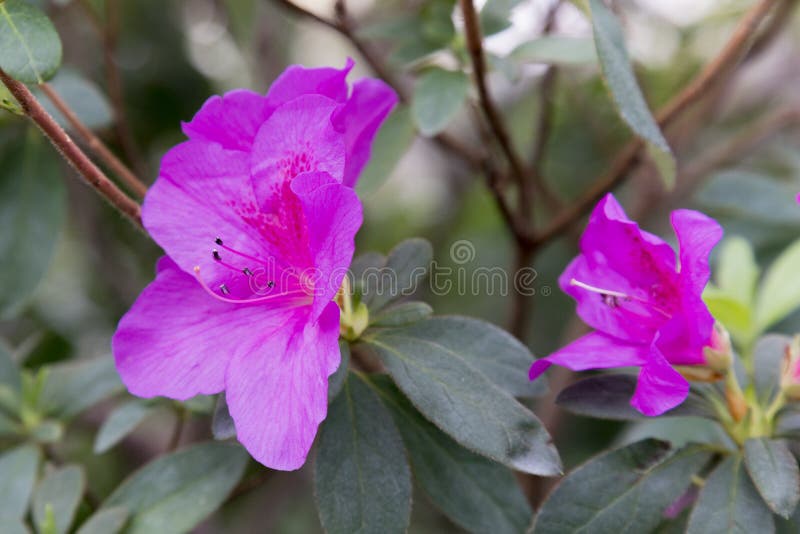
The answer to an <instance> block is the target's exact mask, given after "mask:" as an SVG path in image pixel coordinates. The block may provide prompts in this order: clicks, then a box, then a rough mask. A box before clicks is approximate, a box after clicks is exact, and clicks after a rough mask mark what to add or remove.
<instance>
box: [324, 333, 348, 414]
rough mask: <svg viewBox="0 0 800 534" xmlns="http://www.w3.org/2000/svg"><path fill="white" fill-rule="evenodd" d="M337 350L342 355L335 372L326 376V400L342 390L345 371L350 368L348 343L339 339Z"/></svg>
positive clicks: (345, 376)
mask: <svg viewBox="0 0 800 534" xmlns="http://www.w3.org/2000/svg"><path fill="white" fill-rule="evenodd" d="M339 352H340V354H341V355H342V361H341V362H340V363H339V368H338V369H336V372H335V373H333V374H332V375H331V376H329V377H328V402H332V401H333V399H335V398H336V396H337V395H338V394H339V392H340V391H342V387H343V386H344V382H345V380H347V373H348V371H349V368H350V345H349V344H348V343H347V341H345V340H343V339H342V340H339Z"/></svg>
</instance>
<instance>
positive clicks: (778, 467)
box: [744, 438, 800, 519]
mask: <svg viewBox="0 0 800 534" xmlns="http://www.w3.org/2000/svg"><path fill="white" fill-rule="evenodd" d="M744 464H745V467H746V468H747V472H748V473H749V474H750V478H751V479H752V480H753V483H754V484H755V486H756V489H757V490H758V492H759V493H760V494H761V497H763V499H764V502H765V503H767V506H769V508H770V510H772V511H773V512H775V513H776V514H778V515H779V516H781V517H784V518H786V519H788V518H789V517H791V516H792V513H793V512H794V510H795V508H797V503H798V501H800V468H798V466H797V459H795V457H794V456H793V455H792V452H791V451H790V450H789V448H788V447H787V446H786V443H784V442H783V441H781V440H775V439H767V438H753V439H748V440H747V441H746V442H745V444H744Z"/></svg>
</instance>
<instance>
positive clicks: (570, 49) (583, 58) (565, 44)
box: [510, 36, 597, 65]
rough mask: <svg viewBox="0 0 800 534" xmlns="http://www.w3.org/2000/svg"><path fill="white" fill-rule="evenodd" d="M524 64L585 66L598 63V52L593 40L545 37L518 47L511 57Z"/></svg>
mask: <svg viewBox="0 0 800 534" xmlns="http://www.w3.org/2000/svg"><path fill="white" fill-rule="evenodd" d="M510 57H511V58H513V59H515V60H516V61H520V62H524V63H550V64H556V65H585V64H591V63H597V52H596V51H595V47H594V43H593V42H592V40H591V39H582V38H575V37H561V36H545V37H539V38H537V39H534V40H532V41H527V42H525V43H522V44H521V45H519V46H517V47H516V48H515V49H514V50H513V51H512V52H511V55H510Z"/></svg>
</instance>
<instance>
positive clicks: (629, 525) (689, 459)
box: [533, 440, 711, 534]
mask: <svg viewBox="0 0 800 534" xmlns="http://www.w3.org/2000/svg"><path fill="white" fill-rule="evenodd" d="M710 458H711V453H710V452H708V451H707V450H704V449H703V448H702V447H699V446H689V447H686V448H684V449H680V450H678V451H676V452H674V453H671V452H670V449H669V446H668V445H667V444H666V443H664V442H661V441H657V440H645V441H640V442H638V443H634V444H633V445H629V446H627V447H624V448H621V449H617V450H614V451H611V452H607V453H604V454H601V455H600V456H597V457H595V458H592V459H591V460H589V461H588V462H586V463H585V464H583V465H582V466H580V467H578V468H577V469H575V470H574V471H572V472H571V473H570V474H569V475H567V476H566V478H564V479H563V480H562V481H561V482H560V483H559V484H558V486H556V488H555V489H554V490H553V492H552V493H551V494H550V496H549V497H548V499H547V500H546V501H545V502H544V504H543V505H542V508H541V510H540V511H539V514H538V515H537V517H536V520H535V523H534V527H533V532H534V534H545V533H550V532H552V533H559V534H560V533H562V532H579V531H580V532H619V533H631V534H633V533H637V532H650V531H652V530H653V529H655V527H656V526H657V525H658V524H659V522H660V521H661V516H662V513H663V512H664V510H665V509H666V508H667V507H668V506H669V505H670V504H672V502H673V501H675V499H677V498H678V497H680V496H681V495H682V494H683V492H684V491H685V490H686V488H688V487H689V485H690V484H691V477H692V475H694V474H695V473H697V471H699V470H700V469H701V468H702V467H703V466H704V465H705V464H706V463H707V462H708V461H709V459H710Z"/></svg>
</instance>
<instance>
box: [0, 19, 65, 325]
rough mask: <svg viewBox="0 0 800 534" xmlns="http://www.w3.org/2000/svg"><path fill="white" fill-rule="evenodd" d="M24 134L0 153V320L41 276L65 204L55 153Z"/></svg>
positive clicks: (38, 139) (20, 302) (35, 136)
mask: <svg viewBox="0 0 800 534" xmlns="http://www.w3.org/2000/svg"><path fill="white" fill-rule="evenodd" d="M0 6H1V5H0ZM28 133H29V135H19V138H17V139H15V140H14V141H11V142H9V143H6V144H5V145H4V146H3V147H2V150H1V151H0V168H1V169H2V170H3V172H2V173H0V227H1V228H4V231H3V232H2V233H0V256H2V257H3V269H2V270H0V318H10V317H11V316H13V315H15V314H16V313H18V312H19V310H20V309H21V308H22V306H23V305H24V303H25V302H26V301H27V300H28V299H29V298H30V296H31V294H32V293H33V291H34V289H35V288H36V286H38V285H39V282H40V281H41V279H42V278H43V277H44V274H45V273H46V272H47V269H48V267H49V266H50V261H51V259H52V257H53V253H54V251H55V247H56V243H57V242H58V238H59V235H60V230H61V225H62V222H63V220H64V212H65V208H66V193H65V190H64V184H63V182H62V180H61V176H60V175H59V174H60V173H59V168H58V160H57V159H56V156H55V153H54V152H53V151H52V149H51V148H50V147H49V146H45V142H44V140H43V139H41V137H39V135H38V134H36V133H34V132H33V130H29V131H28Z"/></svg>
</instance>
